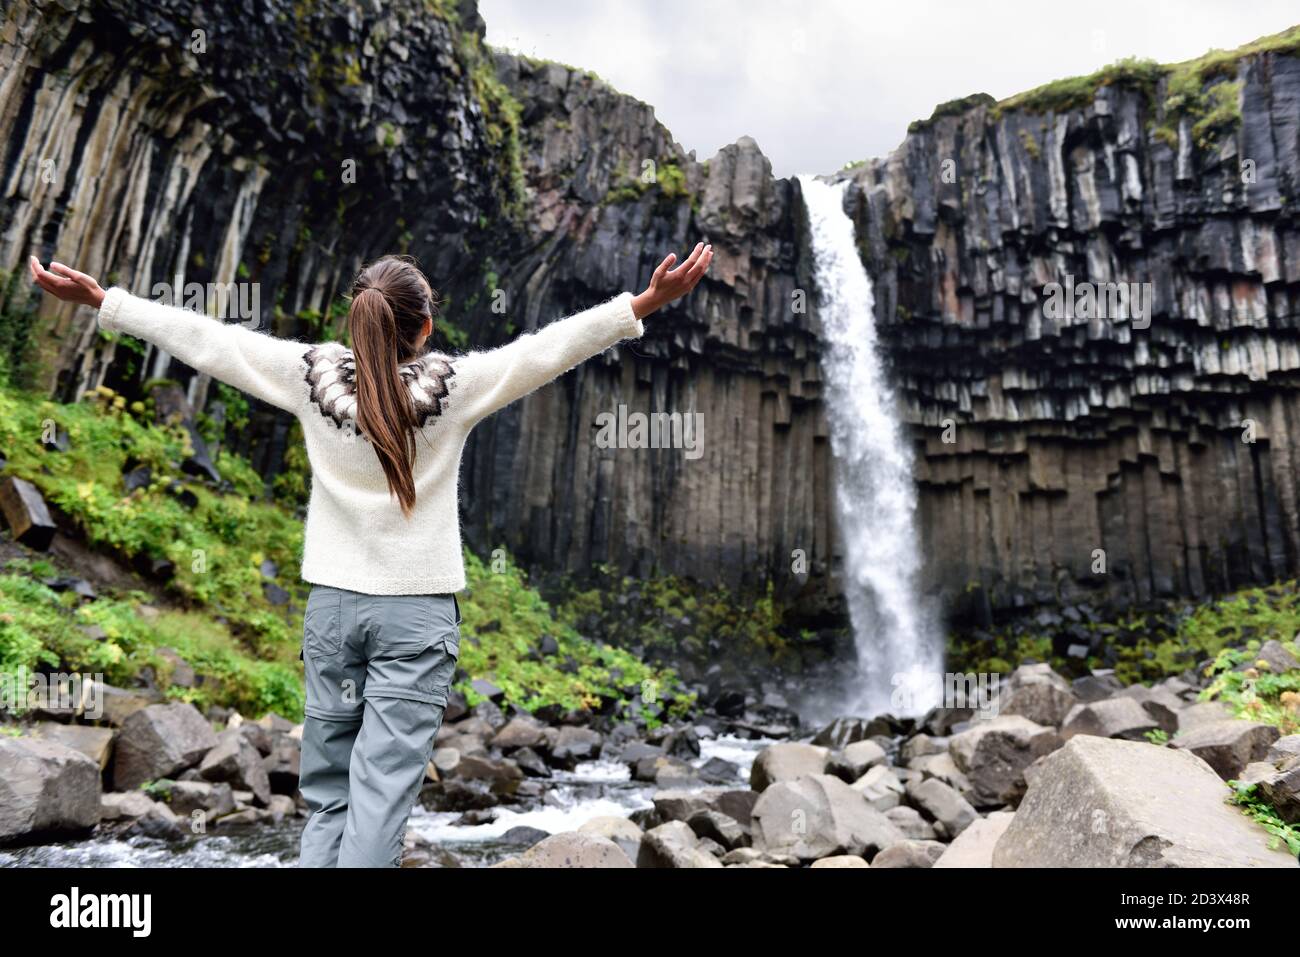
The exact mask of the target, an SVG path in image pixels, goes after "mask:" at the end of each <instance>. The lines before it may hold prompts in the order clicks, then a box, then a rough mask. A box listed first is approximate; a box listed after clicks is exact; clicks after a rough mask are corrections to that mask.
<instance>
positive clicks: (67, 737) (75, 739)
mask: <svg viewBox="0 0 1300 957" xmlns="http://www.w3.org/2000/svg"><path fill="white" fill-rule="evenodd" d="M31 734H32V737H35V738H40V739H42V740H43V741H55V742H57V743H59V744H63V745H66V746H68V747H69V748H72V749H73V750H74V751H80V752H81V753H82V754H84V755H85V756H86V757H88V758H90V759H91V760H92V761H94V762H95V763H96V764H98V765H99V769H100V770H101V771H102V770H104V769H105V768H106V767H108V759H109V758H110V757H112V755H113V734H114V732H113V729H112V728H99V727H95V726H93V725H89V724H62V723H61V722H58V721H38V722H37V723H36V724H34V725H33V726H32V730H31Z"/></svg>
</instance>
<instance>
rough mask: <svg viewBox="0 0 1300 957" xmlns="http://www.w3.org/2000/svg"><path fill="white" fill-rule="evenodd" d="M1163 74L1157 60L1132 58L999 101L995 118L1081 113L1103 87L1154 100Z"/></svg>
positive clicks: (994, 110)
mask: <svg viewBox="0 0 1300 957" xmlns="http://www.w3.org/2000/svg"><path fill="white" fill-rule="evenodd" d="M1164 70H1165V67H1162V66H1161V65H1160V64H1159V63H1156V62H1155V61H1154V60H1140V59H1136V58H1134V57H1129V58H1127V59H1124V60H1119V61H1117V62H1115V63H1112V64H1110V65H1109V66H1105V67H1102V68H1101V69H1100V70H1098V71H1096V72H1095V73H1090V74H1088V75H1087V76H1071V77H1065V78H1064V79H1060V80H1053V81H1052V82H1050V83H1045V84H1043V85H1042V86H1040V87H1036V88H1035V89H1032V90H1027V91H1025V92H1024V93H1017V94H1016V95H1015V96H1011V97H1008V98H1007V99H1005V100H1001V101H999V102H998V103H997V105H995V106H994V107H993V110H992V116H993V117H994V118H997V117H998V116H1001V115H1002V114H1003V113H1005V112H1007V111H1009V110H1022V111H1024V112H1026V113H1048V112H1055V113H1060V112H1061V111H1063V110H1073V109H1079V108H1080V107H1084V106H1088V105H1089V104H1090V103H1092V101H1093V99H1095V98H1096V96H1097V91H1098V90H1099V89H1101V88H1102V87H1104V86H1127V87H1131V88H1135V89H1140V90H1143V91H1146V92H1147V93H1148V94H1149V95H1152V96H1154V94H1155V89H1156V84H1157V83H1158V82H1159V80H1160V77H1161V75H1162V74H1163V72H1164Z"/></svg>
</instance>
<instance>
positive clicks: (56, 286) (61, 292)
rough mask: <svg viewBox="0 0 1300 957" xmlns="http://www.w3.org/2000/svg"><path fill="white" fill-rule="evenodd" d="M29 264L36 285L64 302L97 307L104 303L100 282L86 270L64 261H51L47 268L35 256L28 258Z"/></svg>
mask: <svg viewBox="0 0 1300 957" xmlns="http://www.w3.org/2000/svg"><path fill="white" fill-rule="evenodd" d="M28 265H29V266H30V267H31V270H32V279H33V280H35V282H36V285H38V286H40V287H41V288H42V289H44V290H45V291H46V292H48V293H49V294H50V295H51V296H55V297H57V298H59V299H62V300H63V301H64V302H77V303H81V304H82V305H83V306H94V307H95V308H96V309H98V308H99V307H100V306H101V305H102V304H103V302H104V290H102V289H100V288H99V283H97V282H95V280H94V279H92V278H91V277H90V276H87V275H86V274H85V273H84V272H77V271H76V270H75V269H69V268H68V267H67V266H65V265H63V264H62V263H50V268H49V269H46V268H44V267H43V266H42V265H41V263H40V260H38V259H37V258H36V257H35V256H32V257H31V259H29V260H28Z"/></svg>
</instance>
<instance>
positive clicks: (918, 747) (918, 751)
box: [859, 733, 948, 776]
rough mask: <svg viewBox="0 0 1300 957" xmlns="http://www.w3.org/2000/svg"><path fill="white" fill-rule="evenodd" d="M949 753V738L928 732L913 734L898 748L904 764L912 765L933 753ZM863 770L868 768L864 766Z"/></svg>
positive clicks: (882, 751) (900, 758)
mask: <svg viewBox="0 0 1300 957" xmlns="http://www.w3.org/2000/svg"><path fill="white" fill-rule="evenodd" d="M881 753H882V754H883V753H884V748H881ZM947 753H948V739H947V738H934V737H931V736H930V735H928V734H924V733H922V734H915V735H912V737H910V738H908V739H907V740H906V741H904V742H903V746H902V747H901V748H899V749H898V758H899V760H900V761H901V762H902V763H903V764H907V765H910V764H911V763H912V762H913V761H916V760H919V759H920V758H924V757H926V756H928V755H931V754H947ZM863 770H866V769H865V768H864V769H863ZM859 776H861V775H859Z"/></svg>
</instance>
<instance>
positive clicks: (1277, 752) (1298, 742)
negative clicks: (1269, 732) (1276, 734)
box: [1264, 734, 1300, 764]
mask: <svg viewBox="0 0 1300 957" xmlns="http://www.w3.org/2000/svg"><path fill="white" fill-rule="evenodd" d="M1295 756H1300V734H1288V735H1287V736H1286V737H1284V738H1278V739H1277V740H1276V741H1274V742H1273V743H1272V744H1271V745H1270V746H1269V749H1268V754H1266V755H1264V760H1265V761H1267V762H1269V763H1270V764H1277V763H1278V762H1279V761H1282V760H1285V759H1286V758H1289V757H1295Z"/></svg>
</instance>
